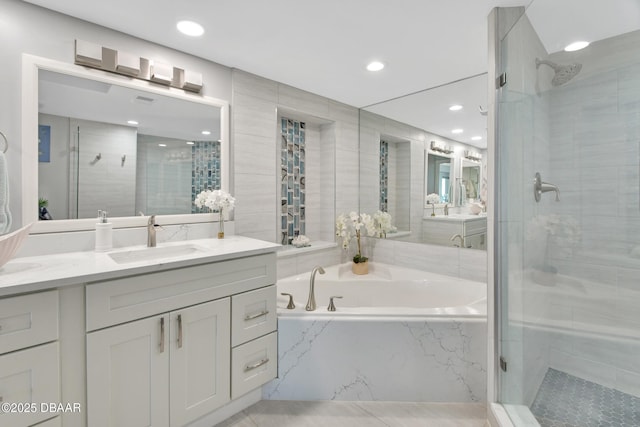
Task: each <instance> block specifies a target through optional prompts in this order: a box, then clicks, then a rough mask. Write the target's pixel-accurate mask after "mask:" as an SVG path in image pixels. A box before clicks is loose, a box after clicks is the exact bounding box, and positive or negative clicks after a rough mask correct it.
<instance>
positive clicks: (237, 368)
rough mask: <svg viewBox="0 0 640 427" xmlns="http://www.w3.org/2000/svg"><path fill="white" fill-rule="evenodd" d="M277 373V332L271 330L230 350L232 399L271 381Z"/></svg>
mask: <svg viewBox="0 0 640 427" xmlns="http://www.w3.org/2000/svg"><path fill="white" fill-rule="evenodd" d="M277 374H278V334H277V332H272V333H270V334H269V335H266V336H264V337H262V338H258V339H256V340H253V341H249V342H248V343H246V344H242V345H240V346H238V347H236V348H234V349H233V350H231V398H232V399H236V398H238V397H240V396H242V395H243V394H246V393H248V392H250V391H251V390H253V389H255V388H258V387H260V386H261V385H263V384H265V383H267V382H268V381H271V380H272V379H274V378H275V377H276V375H277Z"/></svg>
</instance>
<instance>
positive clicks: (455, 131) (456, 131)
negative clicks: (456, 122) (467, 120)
mask: <svg viewBox="0 0 640 427" xmlns="http://www.w3.org/2000/svg"><path fill="white" fill-rule="evenodd" d="M462 132H464V130H463V129H453V130H452V131H451V133H455V134H458V133H462Z"/></svg>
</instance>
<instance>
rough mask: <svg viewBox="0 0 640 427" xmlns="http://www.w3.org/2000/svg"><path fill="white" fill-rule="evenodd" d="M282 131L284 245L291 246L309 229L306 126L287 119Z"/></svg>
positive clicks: (281, 206)
mask: <svg viewBox="0 0 640 427" xmlns="http://www.w3.org/2000/svg"><path fill="white" fill-rule="evenodd" d="M280 132H281V133H280V136H281V138H280V177H281V179H280V243H281V244H282V245H289V244H291V241H292V240H293V238H295V237H296V236H299V235H304V234H305V230H306V221H305V195H306V190H305V181H306V173H305V163H306V124H305V122H300V121H296V120H292V119H288V118H285V117H283V118H282V119H280Z"/></svg>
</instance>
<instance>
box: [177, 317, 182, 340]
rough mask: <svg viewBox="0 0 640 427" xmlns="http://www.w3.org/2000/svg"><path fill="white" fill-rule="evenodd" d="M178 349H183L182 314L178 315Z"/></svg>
mask: <svg viewBox="0 0 640 427" xmlns="http://www.w3.org/2000/svg"><path fill="white" fill-rule="evenodd" d="M178 348H182V314H178Z"/></svg>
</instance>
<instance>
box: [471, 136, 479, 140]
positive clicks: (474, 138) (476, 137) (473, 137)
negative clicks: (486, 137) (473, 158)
mask: <svg viewBox="0 0 640 427" xmlns="http://www.w3.org/2000/svg"><path fill="white" fill-rule="evenodd" d="M481 139H482V137H481V136H472V137H471V140H472V141H480V140H481Z"/></svg>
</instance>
